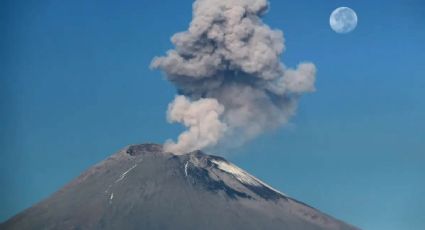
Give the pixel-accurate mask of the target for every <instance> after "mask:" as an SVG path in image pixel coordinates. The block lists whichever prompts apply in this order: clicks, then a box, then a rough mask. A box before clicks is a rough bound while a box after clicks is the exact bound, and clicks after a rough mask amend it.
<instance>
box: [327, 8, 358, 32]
mask: <svg viewBox="0 0 425 230" xmlns="http://www.w3.org/2000/svg"><path fill="white" fill-rule="evenodd" d="M329 24H330V25H331V28H332V29H333V30H334V31H335V32H337V33H340V34H346V33H349V32H351V31H353V30H354V29H355V28H356V26H357V15H356V12H354V10H352V9H350V8H348V7H338V8H336V9H335V10H334V11H333V12H332V14H331V17H330V18H329Z"/></svg>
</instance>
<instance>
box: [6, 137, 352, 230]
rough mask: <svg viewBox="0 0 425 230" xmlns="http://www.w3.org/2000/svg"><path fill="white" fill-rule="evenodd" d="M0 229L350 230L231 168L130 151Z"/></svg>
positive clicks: (220, 162)
mask: <svg viewBox="0 0 425 230" xmlns="http://www.w3.org/2000/svg"><path fill="white" fill-rule="evenodd" d="M0 229H6V230H8V229H23V230H25V229H248V230H249V229H288V230H295V229H303V230H325V229H326V230H333V229H335V230H337V229H347V230H354V229H356V228H355V227H352V226H350V225H347V224H345V223H343V222H341V221H339V220H337V219H335V218H333V217H330V216H328V215H326V214H323V213H321V212H320V211H318V210H316V209H314V208H311V207H310V206H308V205H305V204H303V203H301V202H299V201H297V200H295V199H293V198H291V197H288V196H286V195H285V194H283V193H281V192H279V191H277V190H276V189H273V188H272V187H271V186H269V185H267V184H266V183H264V182H262V181H261V180H259V179H258V178H256V177H254V176H252V175H251V174H249V173H248V172H246V171H244V170H243V169H241V168H239V167H237V166H236V165H234V164H232V163H231V162H229V161H227V160H226V159H224V158H223V157H219V156H212V155H207V154H204V153H203V152H201V151H194V152H191V153H187V154H184V155H174V154H171V153H166V152H164V151H163V149H162V146H161V145H158V144H141V145H130V146H128V147H126V148H124V149H123V150H121V151H119V152H118V153H117V154H114V155H112V156H111V157H109V158H108V159H106V160H104V161H102V162H100V163H99V164H97V165H95V166H93V167H91V168H90V169H89V170H87V171H86V172H84V173H83V174H82V175H81V176H79V177H78V178H76V179H75V180H74V181H72V182H71V183H69V184H68V185H66V186H65V187H63V188H62V189H61V190H59V191H58V192H56V193H55V194H53V195H52V196H50V197H49V198H47V199H46V200H44V201H42V202H40V203H38V204H36V205H34V206H33V207H31V208H29V209H27V210H25V211H24V212H22V213H20V214H18V215H16V216H15V217H13V218H11V219H9V220H8V221H6V222H5V223H3V224H0Z"/></svg>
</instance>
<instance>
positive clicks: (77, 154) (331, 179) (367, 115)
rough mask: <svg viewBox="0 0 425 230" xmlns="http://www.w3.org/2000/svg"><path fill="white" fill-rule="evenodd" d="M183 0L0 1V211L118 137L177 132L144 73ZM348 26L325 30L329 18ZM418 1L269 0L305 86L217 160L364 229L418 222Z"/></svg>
mask: <svg viewBox="0 0 425 230" xmlns="http://www.w3.org/2000/svg"><path fill="white" fill-rule="evenodd" d="M191 4H192V1H190V0H181V1H175V0H162V1H144V0H139V1H135V0H131V1H111V0H102V1H83V0H76V1H47V0H44V1H20V0H16V1H1V3H0V30H1V33H0V34H1V36H0V50H1V52H0V61H1V62H0V63H1V68H0V106H1V107H0V109H1V115H0V124H1V129H0V145H1V152H0V187H1V190H0V204H1V205H0V206H1V208H0V220H5V219H7V218H8V217H10V216H12V215H14V214H16V213H17V212H19V211H21V210H23V209H24V208H26V207H29V206H31V205H32V204H34V203H35V202H37V201H40V200H41V199H42V198H45V197H47V196H48V195H49V194H51V193H52V192H54V191H56V190H57V189H58V188H60V187H61V186H63V185H64V184H66V183H67V182H69V181H70V180H71V179H72V178H74V177H76V176H77V175H79V174H80V173H81V172H82V171H83V170H85V169H86V168H88V167H90V166H91V165H93V164H94V163H96V162H98V161H100V160H102V159H104V158H105V157H107V156H108V155H110V154H112V153H113V152H115V151H117V150H119V149H120V148H122V147H123V146H125V145H128V144H133V143H145V142H157V143H162V142H163V141H164V140H165V139H167V138H175V137H176V136H177V135H178V133H179V132H180V131H181V127H179V126H178V125H169V124H167V122H166V119H165V111H166V108H167V105H168V103H169V102H170V101H171V100H172V98H173V97H174V94H175V89H174V88H173V86H172V85H171V84H170V83H168V82H167V81H166V80H164V77H163V76H162V74H161V73H160V72H158V71H152V70H150V69H149V63H150V61H151V60H152V58H153V57H154V56H157V55H162V54H164V53H165V51H166V50H167V49H169V48H171V47H172V46H171V43H170V41H169V39H170V36H171V35H172V34H174V33H175V32H177V31H182V30H185V29H186V28H187V26H188V23H189V22H190V19H191ZM339 6H348V7H351V8H353V9H354V10H355V11H356V12H357V15H358V18H359V24H358V27H357V28H356V30H355V31H353V32H352V33H350V34H343V35H341V34H336V33H334V32H333V31H332V30H331V29H330V27H329V23H328V22H329V15H330V13H331V12H332V10H333V9H335V8H336V7H339ZM424 12H425V3H424V2H423V1H421V0H387V1H380V0H377V1H342V0H341V1H339V0H327V1H307V0H297V1H292V0H284V1H280V0H279V1H278V0H271V9H270V11H269V13H268V14H267V15H266V16H265V18H264V21H265V22H266V23H267V24H269V25H270V26H271V27H273V28H278V29H281V30H283V31H284V34H285V39H286V52H285V53H284V54H283V56H282V61H283V62H285V63H286V64H287V65H288V66H295V65H296V64H297V63H299V62H300V61H312V62H314V63H315V64H316V66H317V68H318V75H317V83H316V87H317V91H316V92H315V93H313V94H310V95H307V96H305V97H303V98H302V100H301V103H300V105H299V110H298V114H297V116H296V117H294V119H292V120H291V124H290V125H288V126H287V127H286V128H282V129H278V130H276V131H273V132H270V133H266V134H264V135H262V136H261V137H259V138H258V139H256V140H254V141H252V142H250V143H249V144H247V145H245V146H244V147H242V148H240V149H237V150H235V151H233V152H232V153H230V154H229V153H228V154H227V156H226V157H227V158H228V159H229V160H231V161H233V162H235V163H236V164H238V165H239V166H241V167H242V168H244V169H246V170H247V171H249V172H251V173H252V174H254V175H256V176H258V177H259V178H261V179H262V180H264V181H266V182H268V183H269V184H271V185H273V186H274V187H276V188H278V189H279V190H282V191H283V192H285V193H287V194H289V195H291V196H293V197H295V198H297V199H299V200H302V201H304V202H306V203H308V204H310V205H312V206H314V207H317V208H319V209H320V210H323V211H325V212H327V213H329V214H331V215H334V216H336V217H338V218H341V219H343V220H345V221H347V222H349V223H352V224H355V225H357V226H359V227H362V228H364V229H386V230H392V229H404V230H408V229H425V221H424V220H423V210H425V196H423V194H425V183H423V181H425V167H424V162H425V120H424V117H425V101H424V100H423V99H424V97H425V91H424V88H425V42H424V41H425V30H424V28H425V14H424Z"/></svg>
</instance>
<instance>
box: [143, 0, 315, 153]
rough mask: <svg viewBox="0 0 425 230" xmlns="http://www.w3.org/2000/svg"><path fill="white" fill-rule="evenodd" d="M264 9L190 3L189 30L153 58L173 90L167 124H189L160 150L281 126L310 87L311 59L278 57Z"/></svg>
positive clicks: (235, 2)
mask: <svg viewBox="0 0 425 230" xmlns="http://www.w3.org/2000/svg"><path fill="white" fill-rule="evenodd" d="M267 10H268V1H267V0H232V1H228V0H196V1H195V2H194V4H193V18H192V22H191V23H190V26H189V28H188V30H187V31H183V32H180V33H176V34H175V35H174V36H173V37H172V38H171V41H172V43H173V44H174V46H175V48H174V49H173V50H169V51H168V52H167V54H166V55H165V56H163V57H155V58H154V60H153V61H152V63H151V67H152V68H155V69H159V70H162V71H163V72H165V74H166V75H167V78H168V80H169V81H171V82H172V83H173V84H174V85H175V86H176V88H177V90H178V94H179V95H178V96H176V98H175V99H174V101H172V102H171V103H170V105H169V108H168V111H167V115H168V116H167V117H168V121H169V122H179V123H182V124H183V125H185V126H186V127H187V130H186V131H184V132H183V133H182V134H180V136H179V137H178V140H177V142H174V141H172V140H168V141H167V142H166V143H165V150H166V151H169V152H173V153H176V154H181V153H186V152H190V151H193V150H196V149H205V148H211V147H215V146H217V145H220V146H237V145H240V144H243V143H244V142H246V141H248V140H250V139H252V138H254V137H256V136H257V135H259V134H261V133H262V132H264V131H266V130H270V129H274V128H278V127H280V126H282V125H284V124H285V123H287V122H288V119H289V118H290V117H291V116H292V115H294V113H295V111H296V108H297V103H298V100H299V98H300V96H301V95H302V94H304V93H307V92H312V91H314V82H315V75H316V67H315V66H314V64H312V63H300V64H299V65H298V66H297V68H295V69H291V68H287V67H286V66H285V65H284V64H283V63H282V62H281V61H280V55H281V54H282V52H283V51H284V48H285V47H284V38H283V33H282V31H280V30H274V29H271V28H270V27H269V26H267V25H266V24H264V23H263V22H262V20H261V16H262V15H263V14H265V13H266V12H267Z"/></svg>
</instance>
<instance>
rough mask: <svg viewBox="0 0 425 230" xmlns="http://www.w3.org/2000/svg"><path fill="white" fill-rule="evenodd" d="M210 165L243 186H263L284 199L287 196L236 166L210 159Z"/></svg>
mask: <svg viewBox="0 0 425 230" xmlns="http://www.w3.org/2000/svg"><path fill="white" fill-rule="evenodd" d="M211 162H212V163H214V164H215V165H217V167H218V168H219V169H220V170H222V171H224V172H227V173H229V174H231V175H233V176H234V177H235V178H236V179H237V180H238V181H240V182H241V183H243V184H248V185H252V186H264V187H266V188H268V189H270V190H272V191H274V192H276V193H279V194H281V195H283V196H285V197H287V195H285V194H283V193H281V192H280V191H278V190H276V189H274V188H273V187H271V186H270V185H268V184H266V183H264V182H263V181H261V180H260V179H258V178H256V177H254V176H252V175H251V174H249V173H247V172H245V171H244V170H243V169H241V168H239V167H238V166H236V165H234V164H232V163H229V162H226V161H220V160H215V159H212V160H211Z"/></svg>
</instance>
